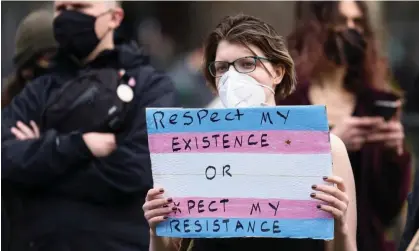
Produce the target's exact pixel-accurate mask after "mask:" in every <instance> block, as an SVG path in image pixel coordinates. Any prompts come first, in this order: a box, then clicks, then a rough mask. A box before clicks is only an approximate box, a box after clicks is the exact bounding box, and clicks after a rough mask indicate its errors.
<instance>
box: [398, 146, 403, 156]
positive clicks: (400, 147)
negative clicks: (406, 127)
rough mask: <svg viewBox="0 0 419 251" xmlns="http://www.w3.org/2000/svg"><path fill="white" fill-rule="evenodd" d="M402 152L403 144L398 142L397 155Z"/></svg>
mask: <svg viewBox="0 0 419 251" xmlns="http://www.w3.org/2000/svg"><path fill="white" fill-rule="evenodd" d="M403 152H404V147H403V144H400V145H399V146H398V147H397V155H399V156H400V155H402V154H403Z"/></svg>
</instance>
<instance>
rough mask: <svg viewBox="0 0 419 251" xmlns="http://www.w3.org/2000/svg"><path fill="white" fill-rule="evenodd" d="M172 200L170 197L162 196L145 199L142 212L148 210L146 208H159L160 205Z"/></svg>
mask: <svg viewBox="0 0 419 251" xmlns="http://www.w3.org/2000/svg"><path fill="white" fill-rule="evenodd" d="M172 202H173V199H172V198H168V199H166V198H162V199H154V200H150V201H147V202H146V203H144V205H143V210H144V212H145V211H148V210H153V209H156V208H160V207H163V206H165V205H168V204H170V203H172Z"/></svg>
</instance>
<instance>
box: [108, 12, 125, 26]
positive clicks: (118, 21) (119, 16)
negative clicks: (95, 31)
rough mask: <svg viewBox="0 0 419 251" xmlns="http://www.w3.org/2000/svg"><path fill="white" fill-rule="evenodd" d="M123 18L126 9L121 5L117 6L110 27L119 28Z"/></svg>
mask: <svg viewBox="0 0 419 251" xmlns="http://www.w3.org/2000/svg"><path fill="white" fill-rule="evenodd" d="M122 19H124V10H123V9H122V8H121V7H115V8H114V9H113V11H112V19H111V23H110V25H109V28H111V29H116V28H118V27H119V26H120V25H121V22H122Z"/></svg>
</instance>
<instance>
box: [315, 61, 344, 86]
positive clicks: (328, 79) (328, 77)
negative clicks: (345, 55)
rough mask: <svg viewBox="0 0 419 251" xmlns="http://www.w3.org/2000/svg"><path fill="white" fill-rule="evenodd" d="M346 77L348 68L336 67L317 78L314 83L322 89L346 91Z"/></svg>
mask: <svg viewBox="0 0 419 251" xmlns="http://www.w3.org/2000/svg"><path fill="white" fill-rule="evenodd" d="M345 75H346V67H344V66H335V67H334V68H333V69H331V70H329V71H327V72H321V73H320V74H318V76H316V77H315V78H314V79H313V80H312V83H313V84H315V85H318V86H319V87H321V88H322V89H335V90H341V89H344V79H345Z"/></svg>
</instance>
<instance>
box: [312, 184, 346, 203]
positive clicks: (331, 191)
mask: <svg viewBox="0 0 419 251" xmlns="http://www.w3.org/2000/svg"><path fill="white" fill-rule="evenodd" d="M312 188H313V190H315V191H319V192H323V193H325V194H328V195H332V196H333V197H336V198H337V199H339V200H341V201H344V202H345V203H348V202H349V199H348V196H347V195H346V194H345V193H344V192H342V191H341V190H339V189H338V188H337V187H335V186H327V185H313V186H312Z"/></svg>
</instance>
